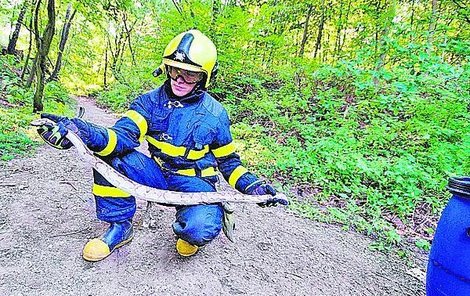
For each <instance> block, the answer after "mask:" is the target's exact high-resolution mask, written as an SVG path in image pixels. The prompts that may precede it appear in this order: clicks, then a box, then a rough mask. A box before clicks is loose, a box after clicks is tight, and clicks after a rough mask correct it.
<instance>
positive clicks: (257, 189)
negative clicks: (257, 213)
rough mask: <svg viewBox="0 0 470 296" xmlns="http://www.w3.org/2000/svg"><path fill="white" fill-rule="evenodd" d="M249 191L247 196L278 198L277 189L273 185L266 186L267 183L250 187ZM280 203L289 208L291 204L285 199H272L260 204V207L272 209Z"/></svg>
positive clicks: (259, 183)
mask: <svg viewBox="0 0 470 296" xmlns="http://www.w3.org/2000/svg"><path fill="white" fill-rule="evenodd" d="M248 187H249V189H248V190H247V194H250V195H266V194H270V195H272V196H276V189H274V188H273V187H272V186H271V185H269V184H266V183H265V182H258V183H257V184H254V185H252V186H248ZM278 203H280V204H281V205H284V206H287V205H288V204H289V202H288V201H287V200H285V199H283V198H276V197H273V198H270V199H268V200H267V201H266V202H262V203H259V204H258V206H260V207H262V208H264V207H272V206H277V204H278Z"/></svg>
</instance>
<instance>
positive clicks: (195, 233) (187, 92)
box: [38, 30, 286, 261]
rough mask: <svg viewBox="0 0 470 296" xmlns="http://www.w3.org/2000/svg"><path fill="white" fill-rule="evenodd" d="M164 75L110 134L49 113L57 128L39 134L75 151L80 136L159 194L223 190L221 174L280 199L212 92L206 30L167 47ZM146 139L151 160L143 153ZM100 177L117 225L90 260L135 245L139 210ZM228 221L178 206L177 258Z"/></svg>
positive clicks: (100, 194)
mask: <svg viewBox="0 0 470 296" xmlns="http://www.w3.org/2000/svg"><path fill="white" fill-rule="evenodd" d="M161 73H166V75H167V80H166V81H165V82H164V83H163V85H162V86H160V87H159V88H157V89H155V90H152V91H150V92H148V93H146V94H143V95H140V96H139V97H137V98H136V99H135V100H134V101H133V102H132V103H131V105H130V108H129V110H128V111H127V112H126V113H125V114H124V115H123V117H122V118H120V119H119V120H118V121H117V122H116V123H115V124H114V125H113V126H112V127H110V128H105V127H101V126H98V125H95V124H93V123H90V122H86V121H84V120H82V119H80V118H73V119H68V118H66V117H62V116H57V115H54V114H42V115H41V117H43V118H48V119H50V120H52V121H54V122H55V123H56V124H55V125H53V126H52V125H46V126H42V127H40V128H39V129H38V132H39V134H40V136H41V137H42V138H43V139H44V140H45V141H46V142H47V143H48V144H50V145H52V146H54V147H56V148H59V149H67V148H70V147H71V143H70V142H69V141H68V140H67V139H66V138H65V135H66V133H67V131H68V130H72V131H74V132H75V133H77V135H78V136H79V137H80V138H81V139H82V140H83V142H84V143H85V144H86V145H87V146H88V147H89V148H90V149H91V150H92V151H94V152H95V154H96V155H98V156H99V157H101V158H102V159H103V160H105V161H106V162H107V163H108V164H110V165H111V166H112V167H113V168H114V169H116V170H117V171H119V172H120V173H122V174H124V175H125V176H127V177H129V178H130V179H132V180H134V181H136V182H139V183H141V184H144V185H147V186H151V187H155V188H158V189H164V190H173V191H180V192H211V191H216V187H215V184H216V182H217V181H218V177H217V175H218V172H220V173H221V174H222V175H223V176H224V178H225V179H226V180H227V181H228V183H229V184H230V185H231V186H233V187H234V188H236V189H237V190H239V191H240V192H242V193H246V194H252V195H263V194H271V195H272V196H274V195H275V194H276V191H275V190H274V188H273V187H272V186H271V185H269V184H266V183H265V182H263V181H261V180H259V179H258V178H257V177H256V176H255V175H254V174H252V173H250V172H249V171H248V170H247V169H246V168H245V167H243V166H242V163H241V161H240V157H239V156H238V155H237V153H236V152H235V146H234V144H233V142H232V136H231V134H230V122H229V118H228V115H227V112H226V110H225V109H224V107H222V105H221V104H220V103H219V102H217V101H216V100H215V99H214V98H213V97H211V96H210V95H209V94H208V93H207V92H206V90H207V87H208V86H209V85H210V84H211V82H212V81H213V80H214V78H215V76H216V73H217V51H216V48H215V45H214V44H213V43H212V41H211V40H210V39H209V38H207V37H206V36H205V35H204V34H202V33H201V32H200V31H198V30H189V31H187V32H183V33H181V34H179V35H177V36H176V37H175V38H173V39H172V40H171V41H170V43H169V44H168V45H167V46H166V48H165V51H164V53H163V62H162V65H161V66H160V67H159V68H158V69H157V70H156V74H161ZM144 140H146V141H147V142H148V144H149V145H148V147H149V153H150V157H148V156H146V155H144V154H142V153H140V152H138V151H136V150H135V148H136V147H138V146H139V145H140V143H141V142H142V141H144ZM93 176H94V184H93V189H92V191H93V195H94V196H95V202H96V213H97V217H98V219H100V220H102V221H105V222H108V223H109V224H110V226H109V228H108V229H107V231H106V232H105V233H104V234H103V235H101V236H100V237H98V238H94V239H92V240H90V241H88V243H87V244H86V245H85V247H84V249H83V258H84V259H85V260H87V261H99V260H102V259H104V258H106V257H107V256H109V255H110V254H111V253H112V252H113V251H114V250H115V249H116V248H119V247H121V246H123V245H125V244H126V243H128V242H130V241H131V240H132V238H133V237H134V231H133V226H132V218H133V216H134V213H135V211H136V202H135V198H134V197H133V196H131V195H130V194H128V193H127V192H124V191H122V190H120V189H118V188H116V187H114V186H113V185H111V184H110V183H109V182H108V181H107V180H106V179H105V178H104V177H103V176H101V175H100V174H99V173H98V172H97V171H93ZM277 203H283V204H286V201H285V200H282V199H278V198H275V197H273V198H272V199H270V200H269V201H268V202H267V203H266V204H263V205H262V206H266V205H268V206H270V205H276V204H277ZM223 214H224V209H223V207H222V205H221V204H210V205H193V206H176V219H175V222H174V223H173V225H172V227H173V231H174V233H175V234H176V236H177V241H176V250H177V252H178V253H179V254H180V255H182V256H191V255H194V254H195V253H196V252H197V251H198V249H199V248H200V247H202V246H204V245H206V244H207V243H209V242H210V241H212V240H213V239H214V238H215V237H216V236H217V235H218V234H219V233H220V230H221V228H222V220H223Z"/></svg>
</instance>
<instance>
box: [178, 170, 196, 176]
mask: <svg viewBox="0 0 470 296" xmlns="http://www.w3.org/2000/svg"><path fill="white" fill-rule="evenodd" d="M176 173H177V174H180V175H183V176H190V177H194V176H196V170H195V169H185V170H177V171H176Z"/></svg>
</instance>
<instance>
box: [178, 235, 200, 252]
mask: <svg viewBox="0 0 470 296" xmlns="http://www.w3.org/2000/svg"><path fill="white" fill-rule="evenodd" d="M198 250H199V247H198V246H195V245H191V244H190V243H188V242H187V241H185V240H182V239H180V238H179V239H178V240H177V241H176V251H178V254H180V255H181V256H183V257H189V256H192V255H194V254H196V253H197V251H198Z"/></svg>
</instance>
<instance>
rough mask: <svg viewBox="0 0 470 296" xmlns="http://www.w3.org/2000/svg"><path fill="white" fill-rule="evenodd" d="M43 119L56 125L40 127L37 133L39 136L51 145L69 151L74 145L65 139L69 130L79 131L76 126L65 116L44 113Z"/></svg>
mask: <svg viewBox="0 0 470 296" xmlns="http://www.w3.org/2000/svg"><path fill="white" fill-rule="evenodd" d="M41 118H46V119H49V120H51V121H53V122H55V123H56V124H45V125H42V126H40V127H39V128H38V129H37V131H38V133H39V136H40V137H41V138H42V139H43V140H44V141H45V142H46V143H47V144H49V145H51V146H52V147H54V148H57V149H69V148H70V147H72V146H73V145H72V143H71V142H70V141H69V140H68V139H67V138H66V137H65V136H66V135H67V132H68V130H69V129H71V130H77V127H76V126H75V124H74V123H73V122H72V121H71V120H70V119H68V118H67V117H64V116H58V115H54V114H48V113H43V114H41Z"/></svg>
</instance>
